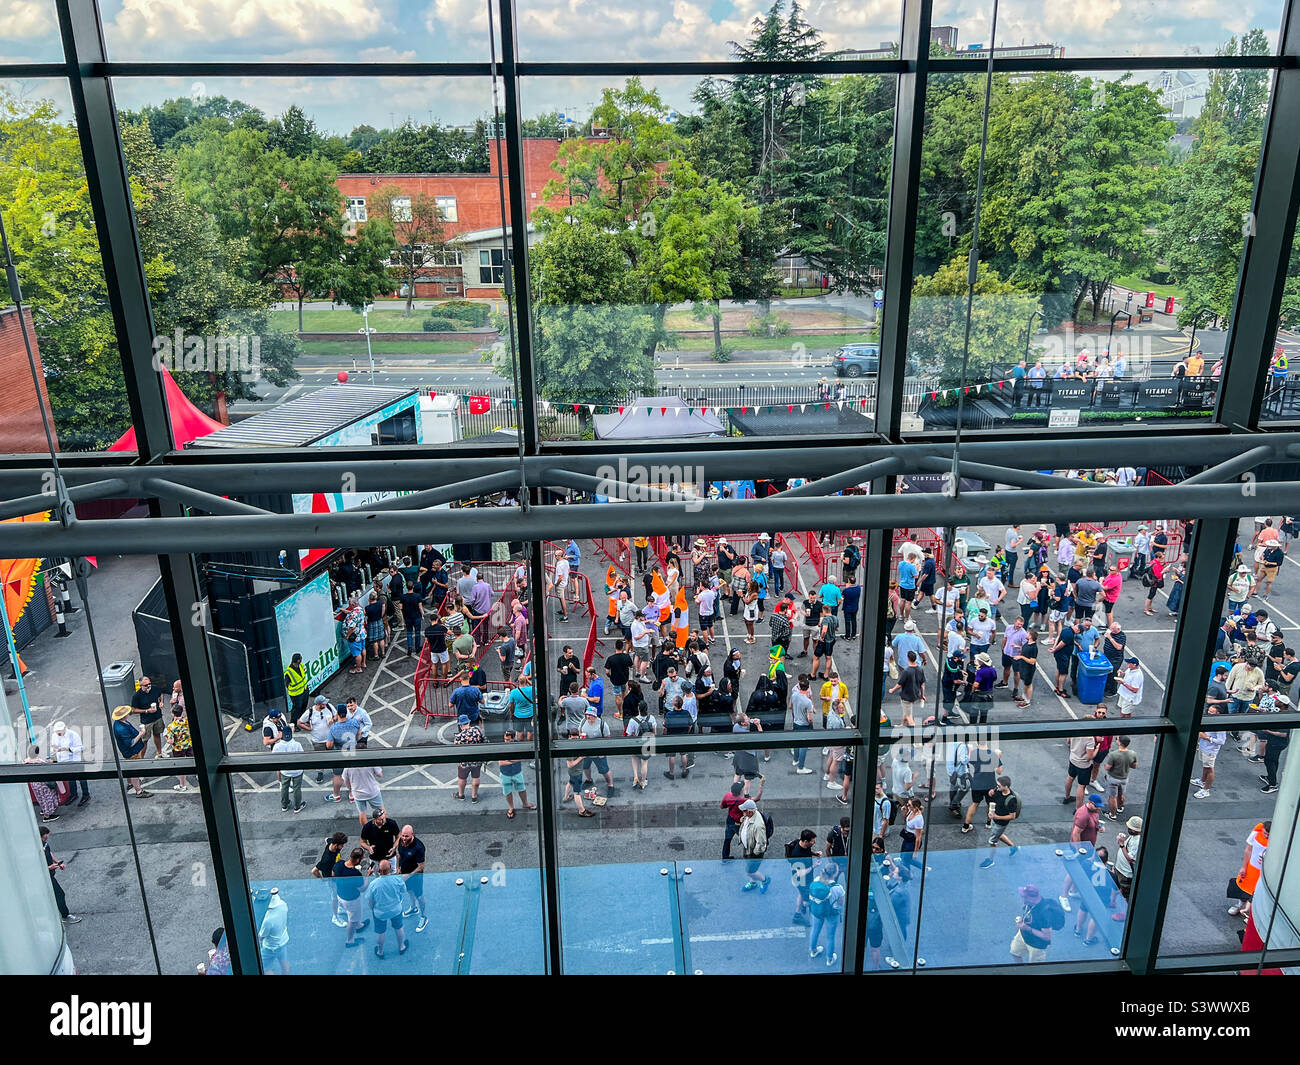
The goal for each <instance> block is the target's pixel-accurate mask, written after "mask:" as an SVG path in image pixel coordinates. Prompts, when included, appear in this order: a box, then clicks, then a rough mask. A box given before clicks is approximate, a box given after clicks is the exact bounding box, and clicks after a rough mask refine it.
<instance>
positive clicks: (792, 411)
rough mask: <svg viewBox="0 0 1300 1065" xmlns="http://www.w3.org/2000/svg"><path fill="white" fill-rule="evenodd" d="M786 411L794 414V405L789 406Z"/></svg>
mask: <svg viewBox="0 0 1300 1065" xmlns="http://www.w3.org/2000/svg"><path fill="white" fill-rule="evenodd" d="M785 409H786V411H787V412H788V413H790V414H793V413H794V404H793V403H791V404H790V405H789V406H787V407H786V408H785Z"/></svg>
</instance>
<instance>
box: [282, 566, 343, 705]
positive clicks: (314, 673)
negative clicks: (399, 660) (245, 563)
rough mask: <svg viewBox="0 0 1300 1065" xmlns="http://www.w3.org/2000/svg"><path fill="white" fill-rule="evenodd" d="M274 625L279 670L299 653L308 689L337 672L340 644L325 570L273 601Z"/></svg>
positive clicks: (339, 660)
mask: <svg viewBox="0 0 1300 1065" xmlns="http://www.w3.org/2000/svg"><path fill="white" fill-rule="evenodd" d="M275 627H276V632H277V634H278V636H279V641H280V669H281V671H282V672H283V670H284V668H285V667H286V666H288V664H289V663H290V662H291V661H292V660H293V656H294V655H296V654H299V655H302V664H303V668H305V669H306V670H307V677H308V690H309V691H315V690H316V689H317V688H319V687H320V686H321V685H322V684H324V683H325V681H327V680H328V679H329V678H330V677H332V676H333V675H334V674H335V673H337V672H338V668H339V664H340V663H341V662H342V660H343V648H342V639H341V638H340V636H339V625H338V622H336V621H335V620H334V600H333V599H332V598H331V597H330V578H329V574H328V573H322V574H320V575H319V576H317V577H315V578H313V579H312V580H311V581H309V582H308V583H306V584H304V585H303V586H302V587H301V588H299V589H298V590H297V591H296V592H294V593H293V594H292V595H290V596H288V597H287V598H285V599H282V600H280V602H278V603H276V604H275Z"/></svg>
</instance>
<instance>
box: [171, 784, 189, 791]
mask: <svg viewBox="0 0 1300 1065" xmlns="http://www.w3.org/2000/svg"><path fill="white" fill-rule="evenodd" d="M189 790H190V787H189V785H188V784H173V785H172V791H189Z"/></svg>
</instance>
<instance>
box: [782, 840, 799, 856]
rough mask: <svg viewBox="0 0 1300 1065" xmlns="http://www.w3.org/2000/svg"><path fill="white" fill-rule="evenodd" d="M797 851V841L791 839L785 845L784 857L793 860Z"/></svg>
mask: <svg viewBox="0 0 1300 1065" xmlns="http://www.w3.org/2000/svg"><path fill="white" fill-rule="evenodd" d="M798 850H799V841H798V840H797V839H792V840H791V841H790V842H789V843H787V844H786V845H785V856H786V857H787V858H793V857H795V855H796V853H797V852H798Z"/></svg>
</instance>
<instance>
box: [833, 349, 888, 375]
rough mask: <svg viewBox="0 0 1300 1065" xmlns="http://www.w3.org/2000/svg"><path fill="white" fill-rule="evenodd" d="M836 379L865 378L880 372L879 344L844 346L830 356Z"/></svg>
mask: <svg viewBox="0 0 1300 1065" xmlns="http://www.w3.org/2000/svg"><path fill="white" fill-rule="evenodd" d="M831 362H832V363H833V364H834V366H835V376H836V377H866V376H874V375H875V374H878V373H879V372H880V345H879V344H845V345H844V346H843V347H841V348H838V349H836V351H835V354H834V355H832V356H831Z"/></svg>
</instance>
